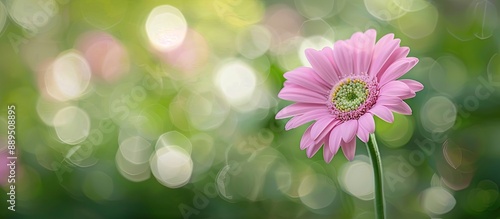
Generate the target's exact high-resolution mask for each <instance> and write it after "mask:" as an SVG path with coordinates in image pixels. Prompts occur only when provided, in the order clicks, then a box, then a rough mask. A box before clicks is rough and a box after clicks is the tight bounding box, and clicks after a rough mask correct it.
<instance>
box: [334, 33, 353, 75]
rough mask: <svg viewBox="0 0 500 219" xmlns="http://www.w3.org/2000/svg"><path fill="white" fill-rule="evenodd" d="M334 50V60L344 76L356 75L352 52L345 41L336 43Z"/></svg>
mask: <svg viewBox="0 0 500 219" xmlns="http://www.w3.org/2000/svg"><path fill="white" fill-rule="evenodd" d="M334 48H335V49H334V50H333V60H334V62H335V63H336V64H337V67H338V68H339V72H340V73H341V74H342V76H345V75H351V74H353V73H354V69H353V63H352V54H351V50H350V49H349V48H348V45H347V44H346V42H345V41H342V40H339V41H337V42H336V43H335V45H334Z"/></svg>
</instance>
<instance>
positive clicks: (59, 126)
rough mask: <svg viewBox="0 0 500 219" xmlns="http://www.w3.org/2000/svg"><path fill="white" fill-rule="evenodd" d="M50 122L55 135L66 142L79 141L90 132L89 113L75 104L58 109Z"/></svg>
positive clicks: (76, 142) (74, 142) (73, 142)
mask: <svg viewBox="0 0 500 219" xmlns="http://www.w3.org/2000/svg"><path fill="white" fill-rule="evenodd" d="M52 123H53V124H54V129H55V130H56V133H57V137H59V140H61V141H62V142H64V143H66V144H73V145H74V144H78V143H81V142H83V141H84V140H85V139H86V138H87V136H88V135H89V132H90V118H89V115H88V114H87V113H86V112H85V111H83V110H82V109H80V108H78V107H76V106H68V107H65V108H63V109H61V110H59V111H58V112H57V113H56V115H55V116H54V120H53V122H52Z"/></svg>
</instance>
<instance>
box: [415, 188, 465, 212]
mask: <svg viewBox="0 0 500 219" xmlns="http://www.w3.org/2000/svg"><path fill="white" fill-rule="evenodd" d="M456 203H457V201H456V200H455V197H453V195H452V194H450V193H449V192H448V191H446V190H445V189H444V188H441V187H431V188H428V189H426V190H425V191H423V192H422V206H423V207H424V209H425V210H426V211H427V212H428V213H430V214H431V215H441V214H446V213H448V212H449V211H451V209H453V208H454V207H455V204H456Z"/></svg>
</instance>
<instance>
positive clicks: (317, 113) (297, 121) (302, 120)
mask: <svg viewBox="0 0 500 219" xmlns="http://www.w3.org/2000/svg"><path fill="white" fill-rule="evenodd" d="M328 114H329V112H328V109H327V108H326V107H325V108H320V109H315V110H311V111H309V112H307V113H304V114H302V115H299V116H295V117H293V118H292V119H290V121H288V123H287V124H286V125H285V130H287V131H288V130H290V129H294V128H297V127H299V126H301V125H304V124H306V123H308V122H310V121H313V120H315V119H317V118H321V117H323V116H325V115H328Z"/></svg>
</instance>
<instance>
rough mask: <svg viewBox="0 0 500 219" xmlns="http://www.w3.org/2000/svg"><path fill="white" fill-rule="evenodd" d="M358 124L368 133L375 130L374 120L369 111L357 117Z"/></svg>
mask: <svg viewBox="0 0 500 219" xmlns="http://www.w3.org/2000/svg"><path fill="white" fill-rule="evenodd" d="M358 124H359V125H358V126H359V127H363V129H365V130H366V131H368V132H369V133H373V132H375V121H374V120H373V115H372V114H370V113H365V114H364V115H362V116H361V117H359V119H358Z"/></svg>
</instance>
